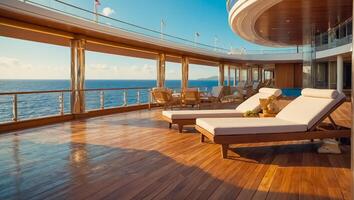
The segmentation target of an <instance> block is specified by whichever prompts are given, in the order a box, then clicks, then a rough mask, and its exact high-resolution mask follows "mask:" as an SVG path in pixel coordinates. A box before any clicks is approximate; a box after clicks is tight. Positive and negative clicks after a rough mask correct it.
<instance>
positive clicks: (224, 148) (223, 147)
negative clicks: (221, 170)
mask: <svg viewBox="0 0 354 200" xmlns="http://www.w3.org/2000/svg"><path fill="white" fill-rule="evenodd" d="M228 149H229V145H228V144H222V145H221V156H222V158H227V150H228Z"/></svg>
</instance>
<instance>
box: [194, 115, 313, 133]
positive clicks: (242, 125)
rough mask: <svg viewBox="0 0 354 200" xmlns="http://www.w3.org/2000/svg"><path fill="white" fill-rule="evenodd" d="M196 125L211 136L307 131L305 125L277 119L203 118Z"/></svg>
mask: <svg viewBox="0 0 354 200" xmlns="http://www.w3.org/2000/svg"><path fill="white" fill-rule="evenodd" d="M196 124H197V125H198V126H200V127H202V128H204V129H205V130H207V131H208V132H210V133H211V134H213V135H241V134H262V133H290V132H303V131H306V130H307V124H298V123H294V122H289V121H286V120H282V119H277V118H215V119H212V118H204V119H197V121H196Z"/></svg>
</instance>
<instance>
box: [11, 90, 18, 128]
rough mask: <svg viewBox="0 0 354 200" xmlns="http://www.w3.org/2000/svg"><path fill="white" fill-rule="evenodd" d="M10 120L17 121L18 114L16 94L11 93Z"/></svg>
mask: <svg viewBox="0 0 354 200" xmlns="http://www.w3.org/2000/svg"><path fill="white" fill-rule="evenodd" d="M12 120H13V121H15V122H16V121H17V120H18V116H17V94H14V95H13V99H12Z"/></svg>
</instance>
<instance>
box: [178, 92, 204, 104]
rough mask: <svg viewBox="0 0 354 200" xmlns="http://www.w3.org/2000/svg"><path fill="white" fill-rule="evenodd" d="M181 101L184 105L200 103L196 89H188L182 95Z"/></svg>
mask: <svg viewBox="0 0 354 200" xmlns="http://www.w3.org/2000/svg"><path fill="white" fill-rule="evenodd" d="M182 101H183V103H186V104H197V103H199V101H200V94H199V91H198V88H196V89H194V88H188V89H186V90H184V91H183V93H182Z"/></svg>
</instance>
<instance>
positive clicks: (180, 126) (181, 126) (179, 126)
mask: <svg viewBox="0 0 354 200" xmlns="http://www.w3.org/2000/svg"><path fill="white" fill-rule="evenodd" d="M182 130H183V125H182V124H178V131H179V133H182Z"/></svg>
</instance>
